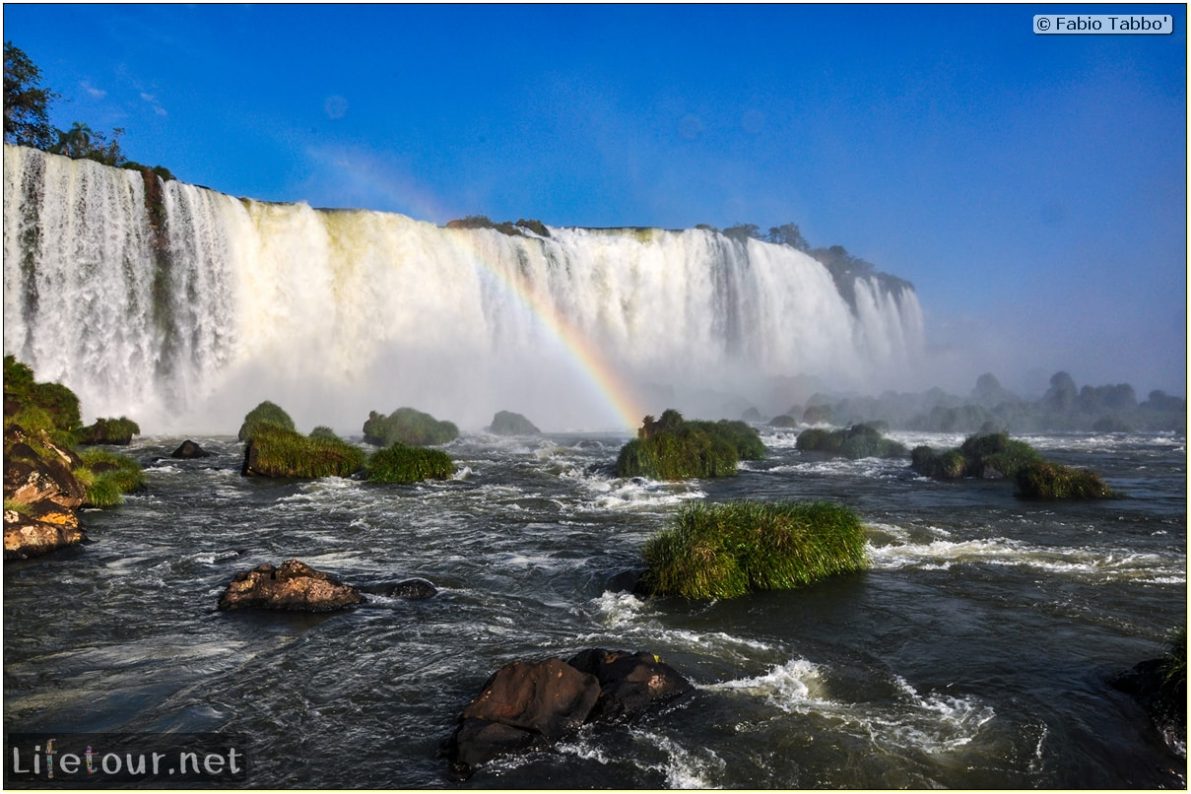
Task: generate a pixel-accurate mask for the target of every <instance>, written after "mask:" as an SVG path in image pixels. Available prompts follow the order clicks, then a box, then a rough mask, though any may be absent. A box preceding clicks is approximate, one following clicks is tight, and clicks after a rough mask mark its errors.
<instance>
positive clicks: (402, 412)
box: [364, 408, 459, 447]
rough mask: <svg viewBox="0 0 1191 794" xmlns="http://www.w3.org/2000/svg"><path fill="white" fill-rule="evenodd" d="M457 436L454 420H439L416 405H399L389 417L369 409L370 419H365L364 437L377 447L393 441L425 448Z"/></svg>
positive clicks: (452, 439)
mask: <svg viewBox="0 0 1191 794" xmlns="http://www.w3.org/2000/svg"><path fill="white" fill-rule="evenodd" d="M458 437H459V428H458V427H456V426H455V423H454V422H446V421H441V422H440V421H439V420H437V419H435V418H434V417H433V416H431V415H430V414H428V413H423V412H422V411H418V410H416V409H414V408H398V409H397V410H396V411H394V412H393V413H391V414H389V415H388V416H383V415H381V414H378V413H377V412H376V411H370V412H369V413H368V421H366V422H364V440H365V441H366V442H368V443H369V444H372V445H374V446H378V447H390V446H392V445H393V444H410V445H412V446H415V447H422V446H426V445H427V444H446V443H447V442H448V441H454V440H455V439H456V438H458Z"/></svg>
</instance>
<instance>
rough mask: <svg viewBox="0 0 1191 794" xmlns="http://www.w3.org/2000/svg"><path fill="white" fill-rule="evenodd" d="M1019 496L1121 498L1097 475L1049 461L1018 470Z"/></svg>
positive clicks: (1042, 497)
mask: <svg viewBox="0 0 1191 794" xmlns="http://www.w3.org/2000/svg"><path fill="white" fill-rule="evenodd" d="M1017 493H1018V496H1024V497H1028V498H1031V499H1112V498H1114V497H1116V496H1117V495H1118V494H1117V493H1116V492H1115V491H1113V490H1112V489H1111V488H1109V487H1108V485H1107V484H1105V482H1104V481H1103V480H1101V479H1100V476H1099V475H1098V474H1096V472H1094V471H1091V470H1089V469H1076V468H1073V467H1071V466H1062V465H1060V464H1058V463H1050V462H1049V461H1038V462H1035V463H1030V464H1028V465H1026V466H1024V467H1023V468H1021V469H1020V470H1018V472H1017Z"/></svg>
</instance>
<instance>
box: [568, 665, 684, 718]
mask: <svg viewBox="0 0 1191 794" xmlns="http://www.w3.org/2000/svg"><path fill="white" fill-rule="evenodd" d="M567 664H569V665H571V666H572V667H574V668H575V669H577V670H580V671H582V672H584V673H590V674H591V675H594V676H595V677H596V679H597V680H598V681H599V682H600V699H599V700H597V701H596V705H595V708H594V709H593V710H592V713H591V716H590V717H589V719H590V720H593V721H594V720H599V721H604V722H611V721H622V720H631V719H635V718H636V717H639V716H641V715H642V714H644V713H645V712H646V711H648V710H649V709H650V708H653V707H655V706H659V705H661V704H663V703H666V702H667V701H670V700H673V699H674V698H677V697H679V696H681V695H685V694H686V693H687V692H690V691H691V690H692V689H693V687H692V686H691V684H690V682H689V681H687V680H686V679H685V678H684V677H683V676H682V675H681V674H680V673H679V672H678V671H677V670H675V669H674V668H673V667H671V666H670V665H668V664H666V663H665V662H663V661H662V660H661V657H659V656H657V655H655V654H652V653H630V652H629V651H608V650H604V649H603V648H589V649H588V650H585V651H580V652H579V653H577V654H575V655H574V656H572V657H571V658H570V659H569V660H568V661H567Z"/></svg>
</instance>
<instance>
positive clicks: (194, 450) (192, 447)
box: [170, 438, 212, 460]
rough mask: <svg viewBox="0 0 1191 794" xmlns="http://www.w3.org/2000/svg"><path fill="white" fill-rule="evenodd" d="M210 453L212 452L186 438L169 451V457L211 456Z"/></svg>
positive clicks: (186, 458) (187, 458) (188, 458)
mask: <svg viewBox="0 0 1191 794" xmlns="http://www.w3.org/2000/svg"><path fill="white" fill-rule="evenodd" d="M211 454H212V453H210V452H208V451H207V450H205V449H203V448H202V447H200V446H199V445H198V444H196V443H194V442H193V441H191V440H190V439H189V438H188V439H186V440H185V441H183V442H182V443H181V444H180V445H179V446H178V448H177V449H175V450H174V451H173V452H172V453H170V457H171V458H181V459H182V460H190V459H192V458H209V457H211Z"/></svg>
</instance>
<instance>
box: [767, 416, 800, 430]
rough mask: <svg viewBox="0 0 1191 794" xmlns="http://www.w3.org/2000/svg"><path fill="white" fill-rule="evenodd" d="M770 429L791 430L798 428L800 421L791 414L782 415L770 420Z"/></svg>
mask: <svg viewBox="0 0 1191 794" xmlns="http://www.w3.org/2000/svg"><path fill="white" fill-rule="evenodd" d="M769 426H770V427H782V428H791V427H797V426H798V420H797V419H795V418H794V417H792V416H790V415H789V414H781V415H779V416H775V417H773V418H772V419H770V420H769Z"/></svg>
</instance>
